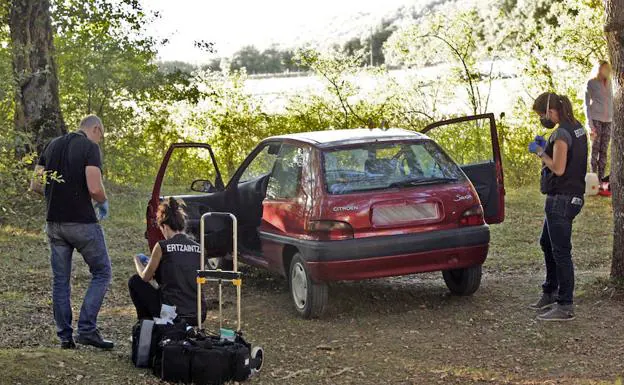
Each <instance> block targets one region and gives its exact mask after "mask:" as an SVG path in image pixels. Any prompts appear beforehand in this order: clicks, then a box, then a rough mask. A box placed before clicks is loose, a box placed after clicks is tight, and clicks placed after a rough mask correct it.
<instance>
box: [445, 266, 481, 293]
mask: <svg viewBox="0 0 624 385" xmlns="http://www.w3.org/2000/svg"><path fill="white" fill-rule="evenodd" d="M442 277H444V282H445V283H446V286H447V287H448V288H449V290H450V291H451V293H453V294H456V295H471V294H473V293H474V292H475V291H477V289H478V288H479V285H481V265H478V266H472V267H467V268H464V269H455V270H445V271H443V272H442Z"/></svg>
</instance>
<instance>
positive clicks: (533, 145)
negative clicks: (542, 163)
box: [529, 142, 541, 154]
mask: <svg viewBox="0 0 624 385" xmlns="http://www.w3.org/2000/svg"><path fill="white" fill-rule="evenodd" d="M539 147H541V146H540V145H539V144H537V142H531V143H529V152H531V153H533V154H537V151H538V149H539Z"/></svg>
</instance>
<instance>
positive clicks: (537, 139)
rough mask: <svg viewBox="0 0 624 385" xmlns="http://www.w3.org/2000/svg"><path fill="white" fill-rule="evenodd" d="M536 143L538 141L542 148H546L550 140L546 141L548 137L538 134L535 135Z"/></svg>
mask: <svg viewBox="0 0 624 385" xmlns="http://www.w3.org/2000/svg"><path fill="white" fill-rule="evenodd" d="M535 143H537V145H538V146H540V147H541V148H546V144H547V143H548V142H546V139H545V138H544V137H543V136H541V135H537V136H536V137H535Z"/></svg>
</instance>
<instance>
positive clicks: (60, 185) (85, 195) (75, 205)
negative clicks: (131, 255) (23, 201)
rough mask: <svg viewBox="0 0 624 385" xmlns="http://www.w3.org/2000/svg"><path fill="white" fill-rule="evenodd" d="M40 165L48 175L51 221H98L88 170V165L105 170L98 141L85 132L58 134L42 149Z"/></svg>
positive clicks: (46, 189) (48, 203) (48, 200)
mask: <svg viewBox="0 0 624 385" xmlns="http://www.w3.org/2000/svg"><path fill="white" fill-rule="evenodd" d="M38 164H39V165H40V166H43V167H44V169H45V171H46V174H47V175H48V176H47V177H46V179H47V183H46V185H45V197H46V203H47V216H46V220H47V221H48V222H76V223H95V222H97V217H96V215H95V210H94V209H93V204H92V202H91V195H90V194H89V189H88V187H87V176H86V173H85V169H86V167H87V166H95V167H98V168H100V169H102V160H101V154H100V147H99V146H98V145H97V144H96V143H94V142H92V141H91V140H89V139H88V138H87V136H86V135H85V134H84V133H83V132H72V133H70V134H67V135H64V136H61V137H58V138H56V139H53V140H52V141H51V142H50V143H49V144H48V145H47V146H46V148H45V149H44V150H43V153H42V155H41V157H40V158H39V162H38ZM52 173H54V174H55V177H52V176H51V175H50V174H52Z"/></svg>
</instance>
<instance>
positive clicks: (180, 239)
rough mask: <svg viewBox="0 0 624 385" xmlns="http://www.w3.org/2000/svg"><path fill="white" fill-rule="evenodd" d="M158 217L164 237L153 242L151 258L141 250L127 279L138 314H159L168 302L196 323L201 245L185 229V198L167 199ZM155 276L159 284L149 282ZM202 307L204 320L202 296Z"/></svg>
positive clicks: (181, 315)
mask: <svg viewBox="0 0 624 385" xmlns="http://www.w3.org/2000/svg"><path fill="white" fill-rule="evenodd" d="M156 218H157V221H158V226H159V227H160V231H161V232H162V234H163V235H164V237H165V239H164V240H162V241H159V242H158V243H156V245H154V249H153V250H152V255H151V258H149V260H146V259H147V258H143V256H142V255H140V254H139V255H136V256H135V257H134V264H135V267H136V271H137V274H135V275H133V276H132V277H131V278H130V280H129V281H128V289H129V290H130V297H131V298H132V302H133V303H134V307H135V308H136V312H137V318H138V319H152V318H153V317H158V316H159V315H160V309H161V305H162V304H166V305H171V306H175V307H176V313H177V314H178V318H181V319H184V320H185V321H186V322H187V323H188V324H189V325H196V324H197V283H196V282H197V281H196V277H197V270H199V269H200V256H201V254H200V246H199V244H198V243H197V242H195V241H193V240H192V239H190V238H189V236H188V235H187V234H186V233H184V229H185V228H186V213H185V212H184V209H183V202H181V201H180V202H178V201H177V200H175V199H174V198H169V199H167V200H166V201H164V202H163V203H161V204H160V206H158V213H157V215H156ZM142 259H143V260H142ZM145 262H147V264H145ZM153 279H156V281H158V286H159V287H158V288H156V287H154V286H155V285H152V284H150V281H152V280H153ZM202 309H203V311H202V320H204V319H205V318H206V313H205V309H206V302H205V300H204V299H203V298H202Z"/></svg>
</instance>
